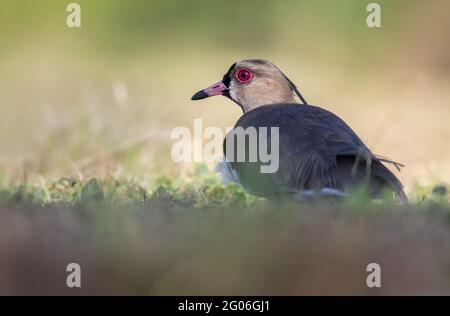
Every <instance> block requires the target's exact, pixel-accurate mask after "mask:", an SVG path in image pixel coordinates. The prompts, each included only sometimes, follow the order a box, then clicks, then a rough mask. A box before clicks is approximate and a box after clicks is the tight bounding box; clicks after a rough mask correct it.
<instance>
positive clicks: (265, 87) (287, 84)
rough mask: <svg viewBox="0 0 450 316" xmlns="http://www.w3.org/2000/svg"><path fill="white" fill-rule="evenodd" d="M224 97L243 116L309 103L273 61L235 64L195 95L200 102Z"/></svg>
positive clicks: (250, 60)
mask: <svg viewBox="0 0 450 316" xmlns="http://www.w3.org/2000/svg"><path fill="white" fill-rule="evenodd" d="M214 95H223V96H226V97H228V98H230V99H231V100H233V101H234V102H236V103H237V104H238V105H239V106H240V107H241V108H242V110H243V111H244V113H246V112H248V111H250V110H252V109H254V108H257V107H260V106H264V105H269V104H278V103H297V101H296V99H295V96H297V97H298V98H299V99H300V101H301V102H302V103H304V104H306V101H305V99H304V98H303V97H302V96H301V94H300V92H299V91H298V90H297V87H296V86H295V85H294V84H293V83H292V81H290V80H289V79H288V78H287V77H286V76H285V75H284V74H283V73H282V72H281V70H280V69H278V67H277V66H275V65H274V64H273V63H271V62H270V61H266V60H261V59H247V60H241V61H238V62H236V63H234V64H233V65H232V66H231V67H230V69H229V70H228V72H227V73H226V74H225V75H224V76H223V79H222V80H221V81H219V82H217V83H215V84H213V85H211V86H209V87H208V88H206V89H203V90H200V91H199V92H197V93H196V94H194V95H193V96H192V100H201V99H205V98H208V97H211V96H214Z"/></svg>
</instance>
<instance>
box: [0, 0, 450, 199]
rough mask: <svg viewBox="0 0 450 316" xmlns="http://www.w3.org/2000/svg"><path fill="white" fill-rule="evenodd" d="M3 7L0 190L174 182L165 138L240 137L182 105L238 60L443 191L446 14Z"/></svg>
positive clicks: (345, 8)
mask: <svg viewBox="0 0 450 316" xmlns="http://www.w3.org/2000/svg"><path fill="white" fill-rule="evenodd" d="M69 2H70V1H62V0H59V1H57V0H53V1H52V0H41V1H32V0H29V1H26V0H4V1H2V2H1V5H0V6H1V9H0V113H1V114H0V179H1V180H2V181H21V179H23V178H24V177H39V176H43V177H46V178H58V177H61V176H65V175H76V176H79V177H89V176H91V175H95V176H102V175H104V174H111V173H113V174H126V175H130V176H136V177H143V178H145V177H151V176H154V175H156V174H166V175H169V176H177V175H179V174H183V172H185V171H186V170H189V169H190V168H192V166H191V165H180V164H175V163H174V162H172V160H171V159H170V146H171V144H172V141H171V139H170V132H171V130H172V129H173V128H174V127H176V126H187V127H192V125H193V119H194V118H203V119H204V123H205V126H212V125H214V126H219V127H223V128H225V127H227V126H233V125H234V123H235V121H236V120H237V119H238V117H239V116H240V115H241V113H240V110H239V108H238V107H237V106H235V105H234V104H232V103H231V102H230V101H229V100H227V99H225V98H214V99H210V100H208V101H203V102H195V103H194V102H191V101H190V97H191V95H192V94H193V93H194V92H196V91H197V90H199V89H200V88H203V87H205V86H206V85H208V84H210V83H212V82H215V81H217V80H218V79H220V78H221V77H222V76H223V74H224V73H225V72H226V70H227V69H228V67H229V66H230V65H231V64H232V63H233V62H234V61H236V60H239V59H244V58H264V59H269V60H271V61H273V62H274V63H275V64H277V65H278V66H279V67H280V68H281V69H282V70H283V71H284V72H285V73H286V74H287V76H288V77H290V78H291V79H292V80H293V81H294V82H295V83H296V84H297V85H298V86H299V88H300V90H301V92H302V93H303V95H304V96H305V97H306V98H307V100H308V101H309V102H311V103H312V104H315V105H319V106H322V107H325V108H327V109H329V110H331V111H333V112H335V113H336V114H338V115H339V116H341V117H342V118H343V119H344V120H345V121H347V122H348V123H349V125H350V126H352V127H353V128H354V130H356V132H357V133H358V134H359V135H360V136H361V137H362V138H363V140H364V141H365V142H366V143H367V144H368V146H369V147H370V148H371V149H373V151H374V152H376V153H377V154H381V155H385V156H388V157H390V158H392V159H394V160H396V161H399V162H402V163H404V164H405V165H406V168H405V169H404V170H403V172H402V173H401V174H400V175H399V177H400V178H401V179H402V181H404V182H405V184H406V185H407V189H409V190H410V189H411V188H412V187H413V186H414V184H415V183H421V184H425V185H427V184H430V183H431V184H433V183H436V182H449V181H450V146H449V139H450V124H449V118H450V37H449V36H448V32H449V30H450V2H449V1H447V0H432V1H421V0H397V1H387V0H386V1H381V0H380V1H377V2H378V3H379V4H380V5H381V7H382V27H381V28H372V29H371V28H368V27H367V25H366V17H367V15H368V13H367V12H366V6H367V4H368V3H369V2H370V1H364V0H346V1H329V0H319V1H318V0H305V1H299V0H295V1H294V0H286V1H275V0H271V1H266V0H257V1H256V0H246V1H242V0H240V1H237V0H228V1H200V0H190V1H187V0H164V1H162V0H161V1H150V0H146V1H144V0H131V1H126V2H125V1H119V0H96V1H92V0H78V1H76V2H77V3H79V4H80V5H81V9H82V27H81V28H80V29H69V28H68V27H67V26H66V22H65V21H66V17H67V15H68V13H67V12H66V6H67V4H68V3H69Z"/></svg>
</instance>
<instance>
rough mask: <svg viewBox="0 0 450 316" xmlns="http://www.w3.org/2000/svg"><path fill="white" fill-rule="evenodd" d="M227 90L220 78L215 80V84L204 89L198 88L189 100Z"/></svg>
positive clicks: (219, 93) (203, 97)
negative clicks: (217, 80)
mask: <svg viewBox="0 0 450 316" xmlns="http://www.w3.org/2000/svg"><path fill="white" fill-rule="evenodd" d="M227 90H228V87H227V86H226V85H225V84H224V83H223V81H222V80H220V81H219V82H216V83H215V84H213V85H211V86H209V87H208V88H206V89H203V90H200V91H199V92H197V93H196V94H194V95H193V96H192V98H191V100H201V99H205V98H209V97H212V96H214V95H223V94H224V92H225V91H227Z"/></svg>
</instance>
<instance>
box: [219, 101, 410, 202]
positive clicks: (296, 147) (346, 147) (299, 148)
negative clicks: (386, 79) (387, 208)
mask: <svg viewBox="0 0 450 316" xmlns="http://www.w3.org/2000/svg"><path fill="white" fill-rule="evenodd" d="M238 126H241V127H243V128H247V127H250V126H253V127H256V128H259V127H278V128H279V158H280V161H279V169H278V171H277V172H275V173H273V174H262V173H261V172H260V166H261V163H260V162H259V161H258V162H254V163H251V162H231V163H230V165H231V168H232V169H233V170H234V171H235V172H236V174H237V175H238V177H239V181H240V182H241V184H242V185H243V186H244V187H245V188H247V189H248V190H249V191H250V192H252V193H254V194H258V195H263V196H270V195H278V194H280V193H289V192H298V191H301V190H316V189H323V188H332V189H337V190H343V191H345V190H348V189H349V188H351V187H354V186H356V185H359V184H362V183H363V182H364V181H365V180H366V179H369V180H370V182H371V187H372V189H373V194H374V195H376V194H377V193H378V192H379V191H381V190H382V189H384V188H385V187H390V188H392V189H393V191H394V192H396V194H397V196H399V197H401V198H402V197H403V196H404V193H403V190H402V185H401V183H400V182H399V181H398V179H397V178H396V177H395V176H394V175H393V174H392V173H391V172H390V171H389V169H387V168H386V167H385V166H384V165H383V164H382V163H381V160H380V159H378V158H377V157H376V156H375V155H373V154H372V153H371V152H370V150H369V149H368V148H367V147H366V146H365V145H364V143H363V142H362V140H361V139H360V138H359V137H358V136H357V135H356V133H355V132H354V131H353V130H352V129H351V128H350V127H349V126H348V125H347V124H346V123H345V122H344V121H343V120H342V119H340V118H339V117H338V116H336V115H335V114H333V113H331V112H329V111H327V110H324V109H322V108H319V107H316V106H311V105H299V104H283V105H269V106H264V107H260V108H257V109H255V110H252V111H250V112H247V113H246V114H244V115H243V116H242V117H241V118H240V119H239V121H238V122H237V123H236V127H238ZM269 137H270V133H269ZM268 144H270V141H269V142H268ZM224 147H225V148H226V146H224ZM246 150H248V149H246ZM385 161H386V162H390V161H389V160H385Z"/></svg>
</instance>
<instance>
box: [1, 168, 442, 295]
mask: <svg viewBox="0 0 450 316" xmlns="http://www.w3.org/2000/svg"><path fill="white" fill-rule="evenodd" d="M199 178H200V180H197V181H194V182H186V183H183V182H180V181H175V180H171V179H170V178H164V177H163V178H160V179H158V180H157V181H156V182H155V183H154V184H153V187H142V186H141V185H140V184H139V183H137V182H133V181H132V180H124V179H121V180H117V179H113V178H105V179H90V180H86V181H78V180H74V179H68V178H67V179H61V180H59V181H55V182H53V183H50V184H46V185H44V184H43V183H42V182H36V183H21V184H20V185H17V186H5V185H4V186H3V187H2V189H1V191H0V200H1V202H0V253H1V254H2V256H1V257H0V280H1V282H0V294H44V295H45V294H67V295H77V294H144V295H155V294H167V295H200V294H203V295H214V294H216V295H238V294H239V295H241V294H242V295H304V294H369V295H370V294H373V295H378V294H450V282H449V281H450V250H449V249H450V230H449V228H450V222H449V219H450V217H449V216H450V204H449V203H448V196H447V194H446V188H445V187H444V186H442V187H437V188H435V190H434V192H432V191H431V190H429V189H426V188H416V190H415V192H416V193H415V195H414V196H413V197H412V202H411V203H410V204H404V205H400V204H397V203H395V202H392V201H375V202H374V201H370V200H368V199H367V198H365V197H364V196H363V195H362V194H361V195H359V196H353V197H351V198H349V199H347V200H344V201H340V202H336V201H314V202H301V203H300V202H293V201H267V200H264V199H259V198H255V197H252V196H250V195H247V194H245V193H244V192H243V191H242V190H241V189H240V188H239V187H238V186H236V185H231V186H230V185H229V186H224V185H222V184H219V183H217V181H216V180H215V179H214V177H210V176H205V175H203V176H199ZM72 262H75V263H78V264H79V265H80V266H81V276H82V278H81V285H82V287H81V288H72V289H71V288H68V287H67V286H66V278H67V276H68V274H69V272H66V266H67V265H68V264H69V263H72ZM372 262H375V263H378V264H379V265H380V266H381V272H382V273H381V275H382V279H381V288H368V287H367V285H366V278H367V276H368V275H369V272H367V271H366V267H367V265H368V264H369V263H372Z"/></svg>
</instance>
